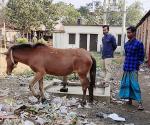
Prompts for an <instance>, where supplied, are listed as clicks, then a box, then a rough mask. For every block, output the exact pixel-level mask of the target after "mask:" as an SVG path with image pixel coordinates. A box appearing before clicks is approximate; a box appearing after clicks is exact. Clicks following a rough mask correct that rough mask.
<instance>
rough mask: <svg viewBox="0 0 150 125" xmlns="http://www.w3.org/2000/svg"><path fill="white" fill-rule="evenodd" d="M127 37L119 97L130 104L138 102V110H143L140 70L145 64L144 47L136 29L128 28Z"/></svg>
mask: <svg viewBox="0 0 150 125" xmlns="http://www.w3.org/2000/svg"><path fill="white" fill-rule="evenodd" d="M127 36H128V39H129V40H128V41H127V42H126V43H125V46H124V49H125V60H124V66H123V70H124V74H123V77H122V81H121V87H120V93H119V95H120V97H121V98H122V99H129V102H128V104H132V100H136V101H137V102H138V103H139V106H138V109H139V110H143V109H144V108H143V106H142V99H141V91H140V86H139V82H138V70H139V67H140V65H141V64H142V63H143V62H144V46H143V43H142V42H140V41H139V40H137V39H136V27H134V26H130V27H129V28H127Z"/></svg>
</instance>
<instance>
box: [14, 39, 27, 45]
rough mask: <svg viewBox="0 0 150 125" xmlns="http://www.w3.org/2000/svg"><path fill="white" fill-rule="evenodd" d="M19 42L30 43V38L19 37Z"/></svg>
mask: <svg viewBox="0 0 150 125" xmlns="http://www.w3.org/2000/svg"><path fill="white" fill-rule="evenodd" d="M16 41H17V43H21V44H22V43H28V39H27V38H18V39H17V40H16Z"/></svg>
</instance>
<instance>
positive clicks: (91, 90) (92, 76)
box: [89, 56, 96, 102]
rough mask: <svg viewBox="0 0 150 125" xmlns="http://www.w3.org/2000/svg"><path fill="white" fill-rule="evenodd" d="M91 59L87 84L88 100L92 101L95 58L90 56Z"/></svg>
mask: <svg viewBox="0 0 150 125" xmlns="http://www.w3.org/2000/svg"><path fill="white" fill-rule="evenodd" d="M91 59H92V67H91V69H90V86H89V101H90V102H93V89H94V88H95V87H96V86H95V80H96V60H95V58H94V57H92V56H91Z"/></svg>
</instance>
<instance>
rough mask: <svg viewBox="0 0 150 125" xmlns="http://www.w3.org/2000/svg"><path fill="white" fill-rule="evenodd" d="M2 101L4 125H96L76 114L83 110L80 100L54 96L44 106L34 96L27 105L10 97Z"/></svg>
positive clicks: (0, 110) (1, 122) (29, 98)
mask: <svg viewBox="0 0 150 125" xmlns="http://www.w3.org/2000/svg"><path fill="white" fill-rule="evenodd" d="M0 100H1V104H0V124H2V125H83V124H84V125H95V124H94V123H92V122H91V123H90V122H89V121H88V120H87V119H86V118H85V117H86V116H84V117H83V115H81V114H77V113H76V110H77V109H79V108H83V107H81V105H80V102H79V99H78V98H70V99H68V98H66V97H55V96H53V97H52V98H51V99H49V100H47V101H46V102H45V103H43V104H42V103H40V102H38V100H37V99H36V98H35V97H33V96H29V97H28V102H26V103H25V102H23V100H18V99H16V98H10V97H8V96H7V97H5V98H1V99H0ZM85 108H90V106H89V105H86V106H85Z"/></svg>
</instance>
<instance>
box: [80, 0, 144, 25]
mask: <svg viewBox="0 0 150 125" xmlns="http://www.w3.org/2000/svg"><path fill="white" fill-rule="evenodd" d="M96 3H97V4H96V5H95V11H94V12H93V13H90V8H92V6H93V4H92V3H89V4H87V5H86V6H82V7H80V8H79V10H78V11H79V12H80V13H81V16H82V17H83V18H85V19H86V24H102V23H103V13H104V11H103V6H102V5H101V4H100V2H99V3H98V2H96ZM117 6H118V9H119V10H120V11H121V12H119V11H118V12H114V11H113V12H112V11H111V10H110V8H108V13H107V22H108V24H109V25H122V6H123V5H122V0H119V2H118V3H117ZM142 16H143V8H142V3H140V2H139V1H135V2H134V3H132V4H131V5H130V6H129V7H127V20H126V25H127V26H128V25H136V24H137V22H138V21H139V20H140V19H141V18H142Z"/></svg>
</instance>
